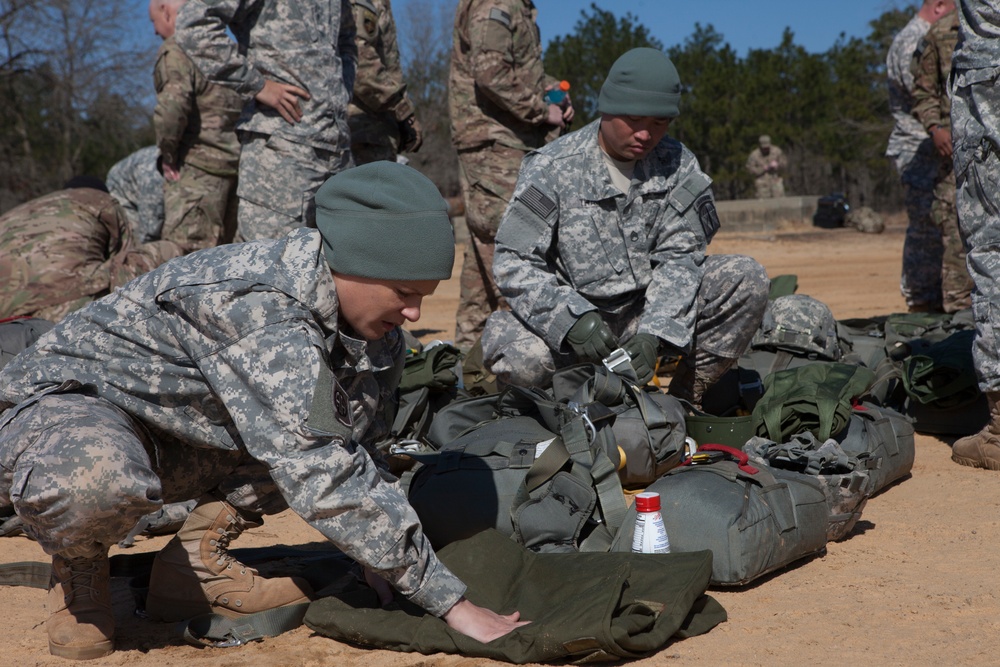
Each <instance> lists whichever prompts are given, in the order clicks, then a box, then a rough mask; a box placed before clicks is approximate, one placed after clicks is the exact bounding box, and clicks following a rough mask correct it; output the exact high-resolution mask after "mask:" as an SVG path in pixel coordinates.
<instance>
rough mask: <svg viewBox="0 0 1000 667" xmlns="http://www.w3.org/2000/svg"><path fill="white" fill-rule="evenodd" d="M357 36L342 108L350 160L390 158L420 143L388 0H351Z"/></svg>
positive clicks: (392, 159) (417, 147)
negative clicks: (350, 87) (347, 99)
mask: <svg viewBox="0 0 1000 667" xmlns="http://www.w3.org/2000/svg"><path fill="white" fill-rule="evenodd" d="M353 4H354V22H355V24H356V26H357V31H358V36H357V44H358V73H357V78H356V79H355V81H354V97H353V98H352V99H351V104H350V106H349V107H347V122H348V125H349V126H350V128H351V153H352V154H353V155H354V163H355V164H365V163H367V162H374V161H375V160H389V161H395V159H396V154H397V153H400V152H403V153H415V152H417V151H418V150H420V145H421V144H422V143H423V132H422V130H421V127H420V121H418V120H417V117H416V115H415V114H414V113H413V102H412V101H411V100H410V96H409V95H407V93H406V83H404V82H403V68H402V66H401V65H400V62H399V47H398V46H397V45H396V23H395V21H394V20H393V18H392V5H391V3H390V2H389V0H353Z"/></svg>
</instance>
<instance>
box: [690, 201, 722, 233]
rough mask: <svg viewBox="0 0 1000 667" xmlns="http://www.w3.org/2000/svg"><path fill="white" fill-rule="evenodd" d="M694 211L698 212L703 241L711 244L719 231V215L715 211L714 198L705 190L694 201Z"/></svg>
mask: <svg viewBox="0 0 1000 667" xmlns="http://www.w3.org/2000/svg"><path fill="white" fill-rule="evenodd" d="M694 210H695V211H697V212H698V220H699V221H700V222H701V229H702V231H704V232H705V240H706V241H708V242H711V240H712V237H713V236H715V233H716V232H717V231H719V227H720V223H719V213H718V211H716V210H715V198H714V197H712V194H711V193H710V192H709V191H708V190H706V191H705V192H703V193H701V194H700V195H699V196H698V198H697V199H695V200H694Z"/></svg>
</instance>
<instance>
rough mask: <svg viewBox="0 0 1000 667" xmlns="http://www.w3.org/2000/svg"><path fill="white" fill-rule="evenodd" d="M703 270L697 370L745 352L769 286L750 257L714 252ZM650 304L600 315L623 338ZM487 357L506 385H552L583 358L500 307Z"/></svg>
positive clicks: (486, 340)
mask: <svg viewBox="0 0 1000 667" xmlns="http://www.w3.org/2000/svg"><path fill="white" fill-rule="evenodd" d="M704 269H705V272H704V275H703V277H702V280H701V285H700V287H699V288H698V295H697V315H696V316H695V323H694V337H693V340H692V355H693V358H694V365H693V368H694V369H695V370H698V369H699V368H702V367H705V366H707V365H709V364H711V363H717V361H718V358H719V357H722V358H724V359H737V358H739V356H740V355H742V354H743V352H744V351H745V350H746V349H747V346H749V345H750V341H751V340H752V339H753V335H754V333H756V331H757V329H758V328H760V322H761V319H762V318H763V316H764V310H765V308H766V307H767V295H768V291H769V289H770V280H768V277H767V272H766V271H764V267H762V266H761V265H760V264H758V263H757V261H755V260H754V259H751V258H750V257H745V256H743V255H709V256H708V257H706V258H705V264H704ZM645 307H646V302H645V296H644V295H639V296H638V297H637V298H636V299H635V301H634V302H633V303H631V304H629V305H628V306H627V307H626V308H625V309H624V310H622V311H620V312H618V313H617V314H613V313H608V312H601V316H602V317H603V319H604V321H605V322H606V323H607V325H608V326H609V327H610V328H611V330H612V332H614V334H615V336H617V337H618V340H619V341H622V342H624V341H627V340H628V339H630V338H631V337H632V336H634V335H635V334H636V332H637V331H638V328H639V321H640V319H641V317H642V313H643V309H644V308H645ZM564 347H567V346H564ZM483 361H484V362H485V365H486V367H487V368H488V369H489V370H490V371H491V372H493V373H494V374H495V375H496V376H497V380H498V381H499V382H500V383H501V384H516V385H521V386H525V387H532V386H534V387H547V386H548V385H549V384H551V382H552V375H553V374H554V373H555V371H556V370H558V369H560V368H565V367H566V366H571V365H573V364H576V363H579V361H580V360H579V359H578V358H577V357H576V355H575V354H573V353H572V352H571V351H569V350H552V349H551V348H550V347H549V346H548V344H546V342H545V341H544V340H543V339H542V338H541V337H540V336H537V335H536V334H535V333H534V332H533V331H532V330H531V329H530V328H529V326H528V325H527V324H526V323H524V322H522V321H521V320H520V319H518V317H517V316H516V315H515V314H514V313H512V312H509V311H500V312H496V313H493V314H492V315H490V318H489V321H488V322H487V324H486V329H485V331H484V332H483Z"/></svg>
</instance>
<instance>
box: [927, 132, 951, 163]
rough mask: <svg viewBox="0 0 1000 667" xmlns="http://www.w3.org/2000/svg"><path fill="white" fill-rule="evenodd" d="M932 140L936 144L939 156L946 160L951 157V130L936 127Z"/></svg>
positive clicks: (932, 133)
mask: <svg viewBox="0 0 1000 667" xmlns="http://www.w3.org/2000/svg"><path fill="white" fill-rule="evenodd" d="M931 140H932V141H933V142H934V148H935V149H936V150H937V152H938V155H940V156H941V157H946V158H950V157H951V153H952V146H951V128H947V127H942V126H941V125H935V126H934V128H933V129H932V130H931Z"/></svg>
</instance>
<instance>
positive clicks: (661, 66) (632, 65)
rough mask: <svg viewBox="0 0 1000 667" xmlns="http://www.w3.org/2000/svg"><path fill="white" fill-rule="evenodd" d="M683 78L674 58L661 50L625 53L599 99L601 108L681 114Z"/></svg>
mask: <svg viewBox="0 0 1000 667" xmlns="http://www.w3.org/2000/svg"><path fill="white" fill-rule="evenodd" d="M680 101H681V78H680V76H678V74H677V68H676V67H674V64H673V63H672V62H670V58H668V57H667V55H666V54H665V53H663V52H662V51H660V50H658V49H650V48H638V49H632V50H631V51H626V52H625V53H624V54H622V55H621V56H620V57H619V58H618V60H616V61H615V64H614V65H612V66H611V71H610V72H608V78H607V79H605V80H604V85H603V86H601V94H600V96H599V97H598V98H597V110H598V111H599V112H601V113H607V114H613V115H616V116H652V117H654V118H675V117H676V116H679V115H680V113H681V111H680Z"/></svg>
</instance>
